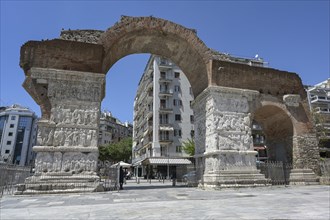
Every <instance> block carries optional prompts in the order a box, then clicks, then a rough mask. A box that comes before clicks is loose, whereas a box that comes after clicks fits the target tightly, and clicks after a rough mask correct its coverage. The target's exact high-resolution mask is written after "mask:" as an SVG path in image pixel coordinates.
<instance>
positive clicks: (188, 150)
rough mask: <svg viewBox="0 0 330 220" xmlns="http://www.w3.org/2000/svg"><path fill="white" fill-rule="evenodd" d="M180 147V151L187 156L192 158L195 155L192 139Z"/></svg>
mask: <svg viewBox="0 0 330 220" xmlns="http://www.w3.org/2000/svg"><path fill="white" fill-rule="evenodd" d="M182 144H183V146H182V149H183V150H184V152H186V154H188V155H189V156H194V155H195V142H194V140H193V139H189V138H188V140H187V141H184V142H183V143H182Z"/></svg>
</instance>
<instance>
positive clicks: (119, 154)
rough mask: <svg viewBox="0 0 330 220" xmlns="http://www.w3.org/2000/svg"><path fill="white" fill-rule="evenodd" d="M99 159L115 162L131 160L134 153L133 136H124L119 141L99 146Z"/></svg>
mask: <svg viewBox="0 0 330 220" xmlns="http://www.w3.org/2000/svg"><path fill="white" fill-rule="evenodd" d="M99 152H100V153H99V159H100V160H102V161H104V160H111V161H113V162H115V163H116V162H119V161H124V162H127V163H128V162H129V160H130V158H131V155H132V138H124V139H122V140H121V141H119V142H117V143H112V144H109V145H106V146H103V147H100V148H99Z"/></svg>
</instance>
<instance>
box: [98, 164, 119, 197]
mask: <svg viewBox="0 0 330 220" xmlns="http://www.w3.org/2000/svg"><path fill="white" fill-rule="evenodd" d="M111 166H112V164H111V163H110V162H108V161H105V162H102V163H99V165H98V175H99V176H100V181H101V183H102V185H103V187H104V190H105V191H112V190H119V167H111Z"/></svg>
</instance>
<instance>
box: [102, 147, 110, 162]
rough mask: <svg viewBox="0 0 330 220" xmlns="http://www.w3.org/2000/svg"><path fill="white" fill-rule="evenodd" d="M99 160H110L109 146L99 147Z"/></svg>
mask: <svg viewBox="0 0 330 220" xmlns="http://www.w3.org/2000/svg"><path fill="white" fill-rule="evenodd" d="M99 160H101V161H106V160H110V155H109V151H108V147H107V146H100V147H99Z"/></svg>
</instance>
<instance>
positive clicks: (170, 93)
mask: <svg viewBox="0 0 330 220" xmlns="http://www.w3.org/2000/svg"><path fill="white" fill-rule="evenodd" d="M172 95H173V90H165V91H159V96H172Z"/></svg>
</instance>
